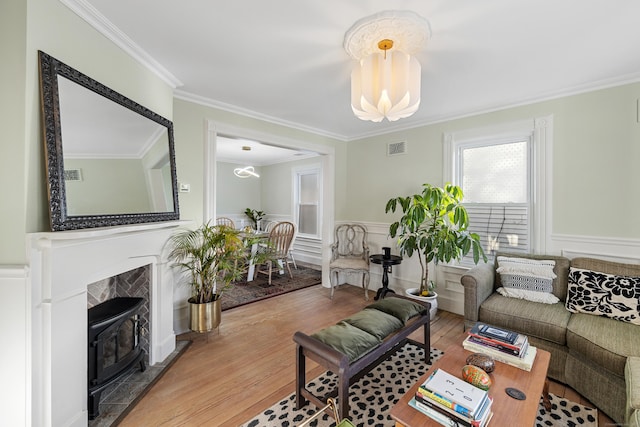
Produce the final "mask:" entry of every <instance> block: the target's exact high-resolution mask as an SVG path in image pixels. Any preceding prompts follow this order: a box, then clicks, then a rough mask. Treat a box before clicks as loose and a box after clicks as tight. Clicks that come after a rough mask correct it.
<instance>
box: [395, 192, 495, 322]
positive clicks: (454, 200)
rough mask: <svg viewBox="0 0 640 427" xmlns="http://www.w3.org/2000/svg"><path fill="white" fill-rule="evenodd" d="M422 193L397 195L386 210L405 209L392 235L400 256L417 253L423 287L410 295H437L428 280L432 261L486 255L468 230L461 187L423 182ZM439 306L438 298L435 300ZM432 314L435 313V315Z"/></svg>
mask: <svg viewBox="0 0 640 427" xmlns="http://www.w3.org/2000/svg"><path fill="white" fill-rule="evenodd" d="M422 187H423V188H422V192H421V193H419V194H414V195H412V196H406V197H394V198H393V199H390V200H389V201H388V202H387V206H386V208H385V212H386V213H389V212H395V211H396V209H398V208H400V209H402V217H401V218H400V219H399V220H398V221H395V222H394V223H392V224H391V226H390V227H389V234H390V235H391V237H396V236H398V247H399V248H400V255H403V256H404V255H407V256H408V257H411V256H412V255H413V253H414V252H416V253H417V254H418V260H419V261H420V267H421V269H422V275H421V277H420V288H414V289H410V290H409V291H408V294H409V295H410V296H411V294H414V295H418V296H424V297H435V296H437V294H435V292H434V290H433V288H434V287H435V283H434V282H433V281H429V263H430V262H432V261H433V262H434V263H435V264H436V265H437V264H438V263H439V262H450V261H451V260H460V259H461V258H462V257H463V256H465V255H466V254H468V253H469V252H470V251H473V261H474V262H475V263H476V264H477V263H478V262H479V261H480V258H482V259H483V260H484V261H485V262H486V261H487V257H486V255H485V254H484V251H483V250H482V246H481V245H480V236H479V235H478V234H476V233H471V232H469V231H468V227H469V216H468V215H467V210H466V209H465V208H464V206H462V204H461V202H462V198H463V193H462V189H461V188H460V187H458V186H456V185H452V184H449V183H447V184H446V185H445V186H444V187H443V188H441V187H436V186H433V185H431V184H423V186H422ZM434 303H435V304H436V307H437V301H433V302H432V309H433V305H434ZM432 316H433V315H432Z"/></svg>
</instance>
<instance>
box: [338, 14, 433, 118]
mask: <svg viewBox="0 0 640 427" xmlns="http://www.w3.org/2000/svg"><path fill="white" fill-rule="evenodd" d="M430 36H431V29H430V27H429V21H427V20H426V19H425V18H423V17H422V16H420V15H418V14H417V13H415V12H411V11H401V10H388V11H384V12H380V13H377V14H375V15H372V16H369V17H366V18H363V19H361V20H359V21H358V22H356V23H355V24H354V25H353V26H352V27H351V28H350V29H349V30H348V31H347V32H346V34H345V36H344V49H345V50H346V51H347V53H348V54H349V55H350V56H351V57H352V58H354V59H355V60H357V61H358V62H357V64H356V65H355V67H354V69H353V72H352V73H351V108H352V109H353V112H354V114H355V115H356V117H358V118H359V119H362V120H370V121H373V122H381V121H382V120H383V119H384V118H385V117H386V118H387V120H389V121H391V122H393V121H396V120H398V119H402V118H405V117H409V116H411V115H412V114H413V113H415V112H416V111H417V110H418V107H419V106H420V78H421V76H420V74H421V67H420V63H419V62H418V60H417V59H416V58H415V57H414V56H413V55H415V54H416V53H417V52H419V51H420V50H421V49H422V47H423V46H424V45H425V43H426V42H427V40H428V39H429V37H430Z"/></svg>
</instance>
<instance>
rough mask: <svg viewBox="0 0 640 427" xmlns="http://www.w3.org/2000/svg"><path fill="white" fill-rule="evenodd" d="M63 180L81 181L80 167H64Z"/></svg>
mask: <svg viewBox="0 0 640 427" xmlns="http://www.w3.org/2000/svg"><path fill="white" fill-rule="evenodd" d="M64 180H65V181H82V169H65V170H64Z"/></svg>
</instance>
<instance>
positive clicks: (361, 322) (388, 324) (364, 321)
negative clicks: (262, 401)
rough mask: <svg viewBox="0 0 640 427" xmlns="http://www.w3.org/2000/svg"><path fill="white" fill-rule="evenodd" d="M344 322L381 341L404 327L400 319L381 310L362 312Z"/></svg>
mask: <svg viewBox="0 0 640 427" xmlns="http://www.w3.org/2000/svg"><path fill="white" fill-rule="evenodd" d="M343 322H346V323H348V324H350V325H351V326H355V327H356V328H358V329H362V330H363V331H366V332H368V333H370V334H371V335H373V336H374V337H376V338H377V339H379V340H383V339H385V338H386V337H387V336H388V335H390V334H392V333H393V332H395V331H397V330H398V329H401V328H402V326H403V324H402V322H401V321H400V319H398V318H397V317H395V316H392V315H390V314H387V313H385V312H383V311H379V310H361V311H359V312H357V313H356V314H354V315H352V316H349V317H347V318H346V319H344V320H343Z"/></svg>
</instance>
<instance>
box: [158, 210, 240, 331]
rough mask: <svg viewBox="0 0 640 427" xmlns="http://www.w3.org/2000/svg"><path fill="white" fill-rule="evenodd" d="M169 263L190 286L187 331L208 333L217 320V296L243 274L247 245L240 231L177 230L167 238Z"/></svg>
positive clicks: (224, 228)
mask: <svg viewBox="0 0 640 427" xmlns="http://www.w3.org/2000/svg"><path fill="white" fill-rule="evenodd" d="M168 243H169V247H170V253H169V255H168V257H169V260H171V261H173V262H174V264H173V266H174V267H176V268H178V269H179V270H180V271H182V272H184V273H187V274H185V275H184V282H186V283H187V284H188V285H189V286H190V287H191V291H192V292H191V298H189V311H190V328H191V330H193V331H195V332H209V331H211V330H213V329H215V328H217V327H218V325H219V324H220V318H221V313H222V309H221V305H220V297H221V296H222V294H223V292H224V291H225V290H227V289H228V288H229V287H230V286H231V285H232V282H234V281H236V280H239V279H240V278H241V277H242V276H243V274H244V273H245V272H246V269H247V268H246V265H247V258H248V257H249V255H248V254H249V252H248V251H247V244H250V242H249V243H247V242H246V240H245V239H243V238H242V237H241V236H240V232H239V231H237V230H234V229H233V228H231V227H227V226H224V225H211V224H209V223H206V224H203V225H201V226H200V227H199V228H198V229H196V230H184V231H179V232H177V233H176V234H174V235H173V236H171V237H170V239H169V242H168Z"/></svg>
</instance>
